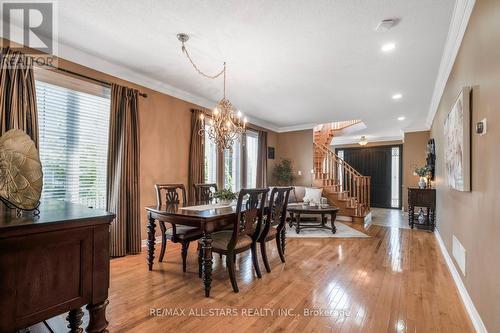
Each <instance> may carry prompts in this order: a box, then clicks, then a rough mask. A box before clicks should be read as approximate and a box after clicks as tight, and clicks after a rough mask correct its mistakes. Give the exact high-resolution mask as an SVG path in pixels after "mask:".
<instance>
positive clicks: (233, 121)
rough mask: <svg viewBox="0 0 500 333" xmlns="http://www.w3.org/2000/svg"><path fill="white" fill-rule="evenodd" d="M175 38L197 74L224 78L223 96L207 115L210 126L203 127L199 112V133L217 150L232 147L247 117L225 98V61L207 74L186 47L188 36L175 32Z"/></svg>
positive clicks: (203, 122)
mask: <svg viewBox="0 0 500 333" xmlns="http://www.w3.org/2000/svg"><path fill="white" fill-rule="evenodd" d="M177 39H178V40H179V41H180V42H181V43H182V53H184V54H185V55H186V57H187V58H188V60H189V62H190V63H191V65H192V66H193V68H194V69H195V70H196V71H197V72H198V74H200V75H201V76H203V77H205V78H207V79H216V78H218V77H219V76H221V75H222V77H223V80H224V96H223V97H222V99H221V100H220V101H219V103H217V106H216V107H215V108H214V110H213V112H212V114H211V115H209V116H208V117H209V118H210V120H209V125H210V126H206V127H205V116H204V115H203V114H201V116H200V119H201V121H202V129H200V132H199V134H200V135H208V137H209V138H210V140H211V141H212V142H213V143H215V145H216V146H217V148H218V149H219V150H225V149H232V146H233V144H234V142H235V141H236V140H237V139H238V138H240V137H241V135H242V134H243V133H245V129H246V123H247V118H246V117H243V114H242V113H241V111H236V110H235V108H234V107H233V105H232V104H231V102H230V101H229V99H227V98H226V63H225V62H224V65H223V68H222V70H221V71H220V72H219V73H217V74H215V75H207V74H205V73H204V72H202V71H201V70H200V69H199V68H198V66H196V64H195V63H194V62H193V60H192V59H191V56H190V55H189V53H188V51H187V49H186V45H185V43H186V42H187V41H188V40H189V36H188V35H187V34H183V33H180V34H177Z"/></svg>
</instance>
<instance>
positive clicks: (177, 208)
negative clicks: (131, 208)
mask: <svg viewBox="0 0 500 333" xmlns="http://www.w3.org/2000/svg"><path fill="white" fill-rule="evenodd" d="M209 204H214V202H210V201H201V202H190V203H186V204H185V205H184V204H164V205H162V206H161V207H158V206H147V207H146V210H147V211H148V212H152V213H156V214H159V215H167V216H177V217H186V218H194V219H202V220H210V219H218V218H220V217H222V216H228V215H232V214H236V205H234V206H230V207H221V208H213V209H209V210H202V211H197V210H188V209H182V208H184V207H190V206H201V205H209Z"/></svg>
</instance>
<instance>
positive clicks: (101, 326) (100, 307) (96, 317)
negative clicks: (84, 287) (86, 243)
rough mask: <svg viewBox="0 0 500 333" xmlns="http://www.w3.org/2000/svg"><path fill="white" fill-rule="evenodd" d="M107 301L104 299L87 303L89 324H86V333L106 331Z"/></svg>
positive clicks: (102, 332)
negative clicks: (95, 302)
mask: <svg viewBox="0 0 500 333" xmlns="http://www.w3.org/2000/svg"><path fill="white" fill-rule="evenodd" d="M108 304H109V301H108V300H105V301H103V302H100V303H97V304H89V305H87V310H89V326H87V330H86V331H87V332H88V333H107V332H108V330H107V329H106V327H108V321H107V320H106V306H108Z"/></svg>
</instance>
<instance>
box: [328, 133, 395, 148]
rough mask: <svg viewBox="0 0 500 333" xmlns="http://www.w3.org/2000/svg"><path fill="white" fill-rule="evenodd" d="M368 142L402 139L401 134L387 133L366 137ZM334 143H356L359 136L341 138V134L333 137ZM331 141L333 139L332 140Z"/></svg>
mask: <svg viewBox="0 0 500 333" xmlns="http://www.w3.org/2000/svg"><path fill="white" fill-rule="evenodd" d="M366 139H367V140H368V143H377V142H386V141H402V140H403V135H402V134H401V135H387V136H380V137H367V138H366ZM334 140H335V144H333V145H332V146H343V145H352V144H358V143H359V137H358V138H352V137H348V138H342V137H341V136H339V137H336V138H334ZM332 142H333V140H332Z"/></svg>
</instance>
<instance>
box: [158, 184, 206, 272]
mask: <svg viewBox="0 0 500 333" xmlns="http://www.w3.org/2000/svg"><path fill="white" fill-rule="evenodd" d="M155 189H156V203H157V205H158V207H161V206H162V205H163V200H162V197H163V196H164V198H165V205H178V204H180V203H181V201H180V198H179V193H180V195H181V196H182V203H186V202H187V201H186V200H187V199H186V189H185V187H184V185H183V184H156V185H155ZM160 229H161V235H162V239H161V241H162V242H161V251H160V257H159V259H158V261H159V262H161V261H163V257H164V255H165V251H166V249H167V239H168V240H170V241H171V242H172V243H181V246H182V249H181V256H182V271H183V272H185V271H186V265H187V252H188V248H189V243H190V242H192V241H195V240H198V239H199V238H201V236H202V232H201V230H200V228H196V227H188V226H182V225H176V224H172V228H167V226H166V224H165V222H163V221H160Z"/></svg>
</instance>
